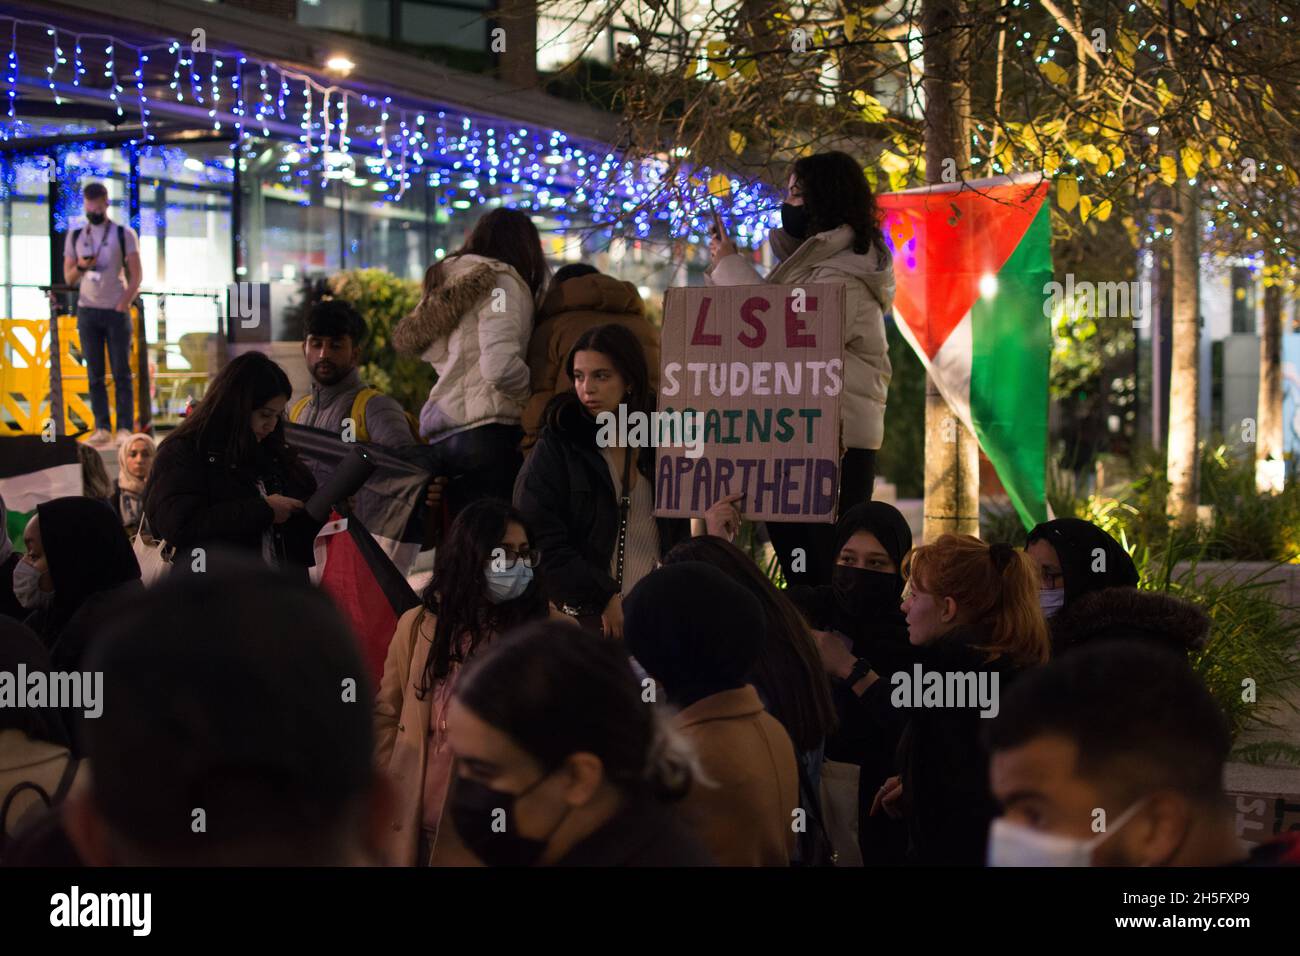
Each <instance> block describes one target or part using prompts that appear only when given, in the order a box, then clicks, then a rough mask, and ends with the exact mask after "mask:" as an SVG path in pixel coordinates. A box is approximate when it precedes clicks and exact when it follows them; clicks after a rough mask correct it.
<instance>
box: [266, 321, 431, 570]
mask: <svg viewBox="0 0 1300 956" xmlns="http://www.w3.org/2000/svg"><path fill="white" fill-rule="evenodd" d="M304 325H305V328H304V329H303V333H304V335H303V343H302V352H303V357H304V358H305V359H306V360H307V370H308V371H309V372H310V373H311V379H312V385H311V392H310V393H308V394H307V395H304V396H302V397H301V398H298V399H295V400H294V401H293V402H291V403H290V404H289V407H288V416H289V421H291V422H293V423H294V424H295V425H303V426H306V427H308V428H318V429H320V430H322V431H327V432H330V433H332V434H334V435H336V436H338V437H339V438H340V439H342V440H344V441H347V442H370V443H373V444H375V445H379V446H380V447H381V448H384V449H385V450H388V451H395V452H399V454H400V450H401V449H404V448H409V447H411V446H414V445H422V444H424V442H423V441H422V440H421V438H420V432H419V423H418V422H417V421H416V419H415V416H414V415H411V414H410V413H409V412H407V411H406V410H405V409H403V408H402V406H401V405H399V404H398V403H397V401H396V400H395V399H393V398H390V397H389V396H387V395H385V394H384V393H383V392H381V391H379V389H377V388H372V387H371V386H369V385H367V384H366V383H365V382H363V381H362V380H361V373H360V372H359V370H358V368H357V366H358V364H359V363H360V361H361V342H362V340H363V339H364V337H365V334H366V324H365V320H364V319H363V318H362V317H361V314H360V313H359V312H357V310H356V309H355V308H353V307H352V306H351V305H349V304H348V303H347V302H344V301H342V300H341V299H324V300H322V301H320V302H317V303H315V304H313V305H312V306H311V308H310V309H309V310H308V312H307V318H306V322H305V323H304ZM306 464H307V466H308V467H309V468H311V469H312V471H313V473H314V474H315V477H316V481H317V483H319V484H323V483H324V482H325V481H327V480H328V479H329V474H327V473H323V472H322V471H321V470H320V466H319V464H318V463H316V462H315V461H313V460H312V459H311V458H310V457H309V458H307V459H306ZM446 483H447V479H446V478H445V477H435V478H433V479H432V480H430V482H429V488H428V492H427V494H426V498H425V504H426V507H427V508H428V509H429V511H430V512H431V513H433V512H438V511H440V505H441V502H442V489H443V486H444V485H446ZM360 517H361V518H362V519H363V521H364V520H365V519H366V518H367V515H365V514H362V515H360ZM395 557H396V556H395ZM397 560H398V562H399V565H400V564H401V563H402V562H403V561H405V558H399V559H397Z"/></svg>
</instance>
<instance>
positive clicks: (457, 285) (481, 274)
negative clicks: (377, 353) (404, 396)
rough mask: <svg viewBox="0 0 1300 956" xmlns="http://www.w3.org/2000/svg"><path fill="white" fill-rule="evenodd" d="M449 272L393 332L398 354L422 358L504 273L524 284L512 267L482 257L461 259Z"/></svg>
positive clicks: (466, 256) (454, 326)
mask: <svg viewBox="0 0 1300 956" xmlns="http://www.w3.org/2000/svg"><path fill="white" fill-rule="evenodd" d="M446 271H447V273H448V275H447V279H446V281H445V282H443V283H442V285H440V286H438V287H436V288H434V289H432V290H430V291H428V292H426V293H425V295H424V297H423V298H421V299H420V304H419V305H417V306H416V307H415V308H414V309H413V310H412V311H411V313H410V314H409V315H407V316H406V317H404V318H403V319H402V320H401V321H400V322H398V323H397V326H396V327H395V328H394V329H393V346H394V347H395V348H396V349H397V350H398V351H399V352H405V353H406V354H408V355H422V354H424V351H425V350H426V349H427V348H428V347H429V346H430V345H432V344H433V343H434V342H436V341H438V340H439V339H444V338H446V337H447V336H449V335H451V333H452V332H454V331H456V327H457V326H458V325H460V323H461V320H462V319H463V318H464V317H465V315H466V313H468V312H469V311H470V310H471V309H473V308H474V307H475V306H476V305H478V303H479V302H481V301H482V300H483V299H484V297H486V296H487V295H488V294H489V293H490V292H491V291H492V290H493V289H494V288H495V287H496V286H497V284H498V283H499V282H500V281H501V279H500V275H501V273H502V272H507V273H510V275H511V277H512V278H514V279H515V281H517V282H519V283H520V284H521V285H522V284H523V279H521V278H519V275H518V273H516V272H515V271H514V269H512V268H511V267H510V266H508V265H506V264H505V263H502V262H497V261H495V260H493V259H486V258H484V257H482V256H474V255H465V256H458V257H457V258H456V259H454V260H452V261H450V262H448V263H447V264H446Z"/></svg>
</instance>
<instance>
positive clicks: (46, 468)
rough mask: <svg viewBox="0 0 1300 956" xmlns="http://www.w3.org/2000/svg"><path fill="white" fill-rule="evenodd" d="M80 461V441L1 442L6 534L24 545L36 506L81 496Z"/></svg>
mask: <svg viewBox="0 0 1300 956" xmlns="http://www.w3.org/2000/svg"><path fill="white" fill-rule="evenodd" d="M81 491H82V485H81V459H80V458H78V457H77V440H76V439H75V438H67V437H62V436H60V437H58V438H55V439H54V441H46V440H45V439H44V438H43V437H42V436H40V435H13V436H6V437H3V438H0V499H3V500H4V504H5V510H6V511H7V512H8V518H7V520H6V522H5V523H6V524H7V526H8V527H7V528H6V529H5V532H6V533H7V534H8V535H9V537H10V539H12V540H15V541H21V540H22V536H23V529H25V528H26V527H27V521H28V519H29V518H30V517H31V516H32V514H33V513H34V512H35V511H36V506H37V505H39V504H42V503H43V502H46V501H50V500H52V499H54V498H64V497H67V496H69V495H80V494H81Z"/></svg>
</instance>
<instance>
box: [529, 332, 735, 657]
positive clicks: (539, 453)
mask: <svg viewBox="0 0 1300 956" xmlns="http://www.w3.org/2000/svg"><path fill="white" fill-rule="evenodd" d="M564 371H565V374H567V375H568V377H569V380H570V381H571V382H573V387H574V391H572V392H564V393H563V394H560V395H557V396H556V397H555V398H554V399H552V400H551V402H550V404H548V405H547V407H546V412H545V414H544V415H543V419H542V421H543V424H544V427H543V428H542V432H541V435H540V436H539V437H538V439H537V444H536V445H535V446H534V447H533V453H532V455H531V456H529V458H528V461H527V462H525V464H524V468H523V471H521V472H520V473H519V480H518V482H517V483H516V484H515V507H517V508H518V509H519V510H520V511H522V512H523V513H524V515H525V516H526V517H527V518H528V519H529V523H530V524H531V525H532V527H533V528H534V529H535V530H536V532H537V539H536V546H537V549H538V550H539V551H541V553H542V572H543V574H544V575H545V576H546V581H547V585H548V589H549V591H550V593H551V597H552V598H553V599H554V601H555V604H556V606H557V607H559V608H560V610H562V611H564V612H565V613H566V614H569V615H571V616H573V617H576V618H578V620H579V621H580V622H581V623H582V624H583V625H584V626H585V627H588V628H590V629H591V630H600V631H601V632H602V633H603V634H605V636H606V637H615V638H622V636H623V595H624V594H626V593H628V592H629V591H631V590H632V587H633V586H634V585H635V584H636V583H637V582H638V581H639V580H641V578H643V577H645V575H647V574H649V573H650V571H652V570H653V569H654V567H655V565H656V563H658V562H659V561H660V560H661V559H662V558H663V556H664V555H665V554H667V553H668V551H669V550H670V549H671V548H672V547H673V545H675V544H677V542H679V541H681V540H683V539H685V538H688V537H690V533H691V532H690V522H689V521H688V520H686V519H684V518H656V517H655V516H654V497H655V496H654V463H655V449H654V448H653V447H651V446H650V445H649V444H645V445H644V446H643V447H639V448H637V447H630V446H629V445H628V444H627V443H626V442H624V443H620V442H619V441H617V440H616V441H614V442H610V443H604V442H602V441H600V440H598V439H600V436H601V435H602V434H604V432H602V429H601V428H600V424H599V422H598V421H597V418H598V416H599V415H600V414H601V413H602V412H606V413H609V414H610V415H617V414H618V411H619V406H620V405H626V406H627V411H626V413H625V414H626V415H627V416H629V417H630V416H632V415H634V414H644V415H648V414H649V413H650V412H652V411H654V406H655V399H654V393H653V392H652V391H651V389H650V373H649V370H648V368H647V367H646V358H645V351H644V350H643V349H642V348H641V343H640V342H639V341H638V340H637V337H636V335H635V334H633V333H632V332H631V331H629V330H628V329H626V328H624V327H623V326H618V325H601V326H597V327H596V328H594V329H589V330H588V331H586V332H584V333H583V334H582V336H581V337H580V338H579V339H578V341H577V342H576V343H575V344H574V346H573V349H572V350H571V351H570V352H569V356H568V359H567V360H566V361H565V366H564ZM739 499H740V495H731V496H729V497H724V498H720V499H719V500H718V501H716V502H714V504H713V507H711V508H710V509H709V510H708V512H706V513H705V515H704V521H705V524H706V526H707V528H708V532H709V534H716V535H718V536H719V537H723V538H726V539H727V540H730V539H731V538H732V536H734V535H735V533H736V531H737V530H739V528H740V514H739V512H738V511H737V510H736V507H735V503H736V502H737V501H738V500H739Z"/></svg>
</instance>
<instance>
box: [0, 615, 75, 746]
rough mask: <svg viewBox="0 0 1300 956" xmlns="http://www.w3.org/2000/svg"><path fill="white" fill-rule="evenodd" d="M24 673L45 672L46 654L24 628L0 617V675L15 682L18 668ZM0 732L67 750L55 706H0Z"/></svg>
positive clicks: (30, 631) (48, 663)
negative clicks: (18, 732)
mask: <svg viewBox="0 0 1300 956" xmlns="http://www.w3.org/2000/svg"><path fill="white" fill-rule="evenodd" d="M20 664H21V665H25V667H26V672H27V673H28V674H31V673H35V672H38V671H39V672H41V673H49V671H50V670H51V669H52V668H51V666H50V653H49V651H47V650H46V649H45V645H44V644H42V643H41V640H40V638H38V637H37V636H36V633H35V632H34V631H33V630H32V629H31V628H30V627H28V626H27V625H25V624H20V623H18V622H17V621H15V620H14V619H13V618H11V617H5V616H4V615H3V614H0V672H6V673H9V674H12V675H13V679H14V680H15V681H16V680H18V667H19V665H20ZM0 730H21V731H22V732H23V733H24V734H26V735H27V737H28V738H29V739H31V740H42V741H44V742H45V743H48V744H55V745H57V746H59V747H67V746H68V745H69V742H70V738H69V736H68V728H67V726H66V725H65V724H64V721H63V715H62V714H60V713H59V710H58V708H55V707H0Z"/></svg>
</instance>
